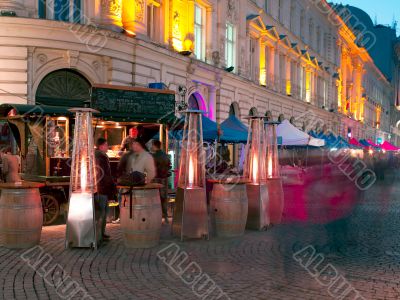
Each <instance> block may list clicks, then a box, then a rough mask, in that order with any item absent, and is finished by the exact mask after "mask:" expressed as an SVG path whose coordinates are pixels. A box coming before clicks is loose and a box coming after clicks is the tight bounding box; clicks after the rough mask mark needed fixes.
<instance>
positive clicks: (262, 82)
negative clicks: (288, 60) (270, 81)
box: [260, 44, 267, 85]
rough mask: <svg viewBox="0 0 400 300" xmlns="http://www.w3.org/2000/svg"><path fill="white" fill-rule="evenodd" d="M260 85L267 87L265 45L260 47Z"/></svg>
mask: <svg viewBox="0 0 400 300" xmlns="http://www.w3.org/2000/svg"><path fill="white" fill-rule="evenodd" d="M260 85H267V70H266V59H265V45H262V44H261V45H260Z"/></svg>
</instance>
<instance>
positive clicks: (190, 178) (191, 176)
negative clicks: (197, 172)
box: [188, 156, 194, 187]
mask: <svg viewBox="0 0 400 300" xmlns="http://www.w3.org/2000/svg"><path fill="white" fill-rule="evenodd" d="M188 181H189V182H188V184H189V187H193V186H194V163H193V157H192V156H190V158H189V175H188Z"/></svg>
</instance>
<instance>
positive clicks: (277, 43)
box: [0, 0, 394, 139]
mask: <svg viewBox="0 0 400 300" xmlns="http://www.w3.org/2000/svg"><path fill="white" fill-rule="evenodd" d="M0 11H1V15H2V16H1V17H0V103H42V102H45V103H49V101H50V103H52V105H58V104H59V103H58V101H62V99H63V97H64V98H67V97H69V98H72V99H75V98H76V99H79V97H84V95H83V94H85V93H86V91H85V90H84V87H86V85H88V86H90V85H92V84H99V83H104V84H114V85H122V86H147V85H148V84H150V83H154V82H162V83H164V84H165V85H166V86H167V87H168V88H169V89H171V90H174V91H177V96H176V99H177V101H180V100H181V98H180V95H179V94H178V90H179V87H185V88H186V90H187V93H186V95H185V101H186V102H188V103H189V106H192V107H198V108H200V109H203V110H206V111H207V116H208V117H209V118H211V119H213V120H216V121H222V120H224V119H226V118H227V117H228V115H229V114H230V113H234V114H236V115H237V116H239V117H240V118H243V117H245V116H247V115H249V113H252V114H262V115H267V116H269V117H270V118H272V119H274V120H277V119H280V120H282V119H283V118H285V119H289V120H291V121H292V122H293V123H294V124H295V125H296V126H297V127H299V128H309V129H315V128H316V127H319V128H321V129H322V128H324V129H330V130H332V131H333V132H334V133H336V134H341V135H344V136H346V135H347V134H348V133H349V132H351V133H352V136H354V137H356V138H371V139H375V138H377V137H382V138H384V139H388V138H389V133H390V126H391V125H393V124H391V119H390V115H389V114H387V113H386V112H388V111H390V105H391V104H393V101H394V87H393V86H392V84H391V83H390V82H389V81H388V80H387V79H386V78H385V76H384V75H383V74H382V73H381V72H380V70H379V69H378V68H377V67H376V66H375V64H374V62H373V60H372V59H371V57H370V56H369V54H368V52H367V51H366V50H365V49H364V48H363V47H362V46H360V45H358V44H357V37H356V35H355V34H354V32H352V30H350V28H349V27H348V26H347V25H346V23H345V22H344V21H343V20H342V18H341V16H339V15H338V14H337V13H336V12H335V11H334V10H333V9H332V8H331V7H330V6H329V4H328V3H327V2H326V1H324V0H321V1H320V0H318V1H317V0H292V1H290V0H263V1H261V0H219V1H217V0H135V1H128V0H108V1H107V0H93V1H89V0H81V1H79V0H51V1H44V0H8V1H2V2H1V3H0ZM14 15H15V16H14ZM65 78H67V79H65ZM61 81H62V82H63V83H62V84H61V83H60V82H61ZM66 82H70V85H71V87H73V88H69V87H68V84H66ZM61 86H62V87H61ZM80 87H81V88H80ZM52 97H53V98H52ZM48 99H53V100H48ZM60 99H61V100H60ZM368 99H374V100H371V101H369V100H368ZM51 101H53V102H51ZM392 122H393V121H392Z"/></svg>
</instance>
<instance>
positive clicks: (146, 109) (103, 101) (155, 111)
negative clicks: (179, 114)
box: [91, 85, 175, 122]
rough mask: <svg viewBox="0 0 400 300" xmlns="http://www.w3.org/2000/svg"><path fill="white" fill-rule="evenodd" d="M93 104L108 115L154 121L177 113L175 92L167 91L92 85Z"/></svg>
mask: <svg viewBox="0 0 400 300" xmlns="http://www.w3.org/2000/svg"><path fill="white" fill-rule="evenodd" d="M91 107H92V108H94V109H96V110H98V111H100V112H101V115H102V116H105V117H106V118H107V117H108V118H115V117H117V118H118V119H126V121H128V120H129V121H148V122H155V121H157V120H159V119H162V118H167V117H168V116H169V115H174V113H175V93H174V92H172V91H168V90H156V89H147V88H129V87H116V86H107V85H99V86H94V87H92V91H91Z"/></svg>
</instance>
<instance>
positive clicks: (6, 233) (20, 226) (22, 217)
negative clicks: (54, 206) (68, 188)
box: [0, 181, 44, 249]
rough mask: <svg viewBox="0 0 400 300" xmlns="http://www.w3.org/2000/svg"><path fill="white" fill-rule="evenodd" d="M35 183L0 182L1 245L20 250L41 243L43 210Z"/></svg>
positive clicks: (38, 186) (41, 185) (39, 185)
mask: <svg viewBox="0 0 400 300" xmlns="http://www.w3.org/2000/svg"><path fill="white" fill-rule="evenodd" d="M43 186H44V185H43V184H41V183H36V182H27V181H23V182H20V183H0V189H1V196H0V246H3V247H6V248H11V249H21V248H30V247H33V246H35V245H38V244H39V243H40V235H41V233H42V225H43V208H42V201H41V199H40V192H39V188H40V187H43Z"/></svg>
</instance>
